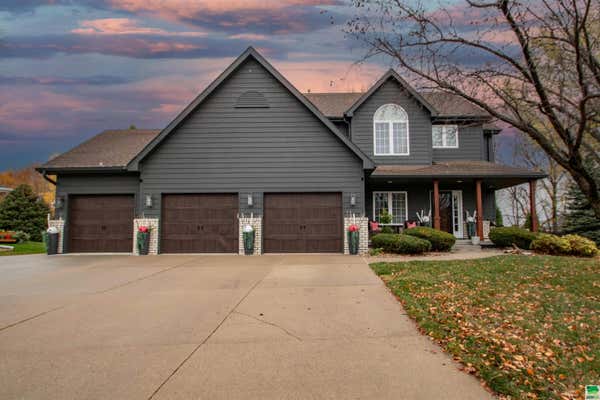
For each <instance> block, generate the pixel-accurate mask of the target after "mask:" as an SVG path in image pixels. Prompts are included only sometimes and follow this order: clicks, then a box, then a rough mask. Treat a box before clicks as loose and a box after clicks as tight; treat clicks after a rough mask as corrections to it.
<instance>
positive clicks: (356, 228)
mask: <svg viewBox="0 0 600 400" xmlns="http://www.w3.org/2000/svg"><path fill="white" fill-rule="evenodd" d="M359 229H360V227H359V226H358V225H356V224H352V225H350V226H349V227H348V232H358V231H359Z"/></svg>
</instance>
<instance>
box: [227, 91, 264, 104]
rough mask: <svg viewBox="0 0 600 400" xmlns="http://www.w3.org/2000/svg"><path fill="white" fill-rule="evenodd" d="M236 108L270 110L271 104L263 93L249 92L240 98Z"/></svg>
mask: <svg viewBox="0 0 600 400" xmlns="http://www.w3.org/2000/svg"><path fill="white" fill-rule="evenodd" d="M235 108H269V103H268V102H267V99H266V98H265V96H264V95H263V94H262V93H260V92H257V91H255V90H249V91H247V92H244V93H242V95H241V96H240V97H238V99H237V102H236V103H235Z"/></svg>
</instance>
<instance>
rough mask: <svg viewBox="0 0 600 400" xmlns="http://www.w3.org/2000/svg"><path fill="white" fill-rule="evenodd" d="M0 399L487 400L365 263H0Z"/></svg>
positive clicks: (24, 259)
mask: <svg viewBox="0 0 600 400" xmlns="http://www.w3.org/2000/svg"><path fill="white" fill-rule="evenodd" d="M0 398H1V399H48V398H55V399H99V398H103V399H104V398H107V399H192V398H193V399H359V398H360V399H365V398H366V399H445V400H452V399H461V400H468V399H486V398H491V396H490V395H489V394H488V393H487V392H486V391H485V390H483V389H482V387H481V386H480V384H479V382H478V381H477V380H476V379H474V378H473V377H471V376H469V375H467V374H464V373H462V372H461V371H459V370H458V369H457V367H456V365H455V364H454V363H453V362H452V361H451V360H450V359H449V358H448V357H447V356H446V355H444V354H443V353H442V352H441V351H440V350H439V348H437V347H436V346H434V345H433V344H432V343H431V342H430V341H429V340H428V339H427V338H426V337H424V336H422V335H420V334H419V333H418V332H417V330H416V328H415V326H414V324H413V323H412V321H410V320H409V318H408V317H407V316H406V315H405V313H404V311H403V309H402V307H401V305H400V304H399V303H398V302H397V301H396V300H395V299H394V298H393V296H392V295H391V294H390V293H389V292H388V290H387V289H386V288H385V286H384V285H383V284H382V282H381V281H380V279H379V278H377V277H376V276H375V275H374V274H373V273H372V272H371V270H370V269H369V267H368V266H367V264H366V263H365V261H364V260H363V258H361V257H352V256H320V255H306V256H304V255H302V256H301V255H289V256H261V257H240V256H148V257H133V256H54V257H47V256H20V257H2V258H0Z"/></svg>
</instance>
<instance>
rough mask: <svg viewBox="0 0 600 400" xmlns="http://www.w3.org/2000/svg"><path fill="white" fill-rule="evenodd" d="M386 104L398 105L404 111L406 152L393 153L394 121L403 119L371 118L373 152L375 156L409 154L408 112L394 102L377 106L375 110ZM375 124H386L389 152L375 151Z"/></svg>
mask: <svg viewBox="0 0 600 400" xmlns="http://www.w3.org/2000/svg"><path fill="white" fill-rule="evenodd" d="M387 105H394V106H397V107H400V108H401V109H402V111H404V113H405V114H406V115H407V118H406V121H405V122H406V153H394V122H403V121H385V120H383V121H381V120H376V119H375V118H373V154H374V155H376V156H409V155H410V125H409V122H408V113H407V112H406V110H405V109H404V108H402V107H401V106H400V105H398V104H394V103H389V104H384V105H382V106H381V107H379V108H378V109H377V111H379V109H380V108H382V107H385V106H387ZM377 111H375V114H377ZM375 124H388V132H389V137H388V140H389V145H390V152H389V153H378V152H377V143H376V139H375Z"/></svg>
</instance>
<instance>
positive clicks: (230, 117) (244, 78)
mask: <svg viewBox="0 0 600 400" xmlns="http://www.w3.org/2000/svg"><path fill="white" fill-rule="evenodd" d="M490 122H491V118H490V116H489V115H488V114H487V113H486V112H484V111H483V110H481V109H479V108H478V107H476V106H474V105H472V104H470V103H468V102H466V101H464V100H461V99H459V98H456V97H452V96H448V95H447V94H443V93H419V92H417V91H415V90H414V89H413V88H412V87H411V86H410V85H409V84H408V83H407V82H405V81H404V80H403V79H402V78H401V77H400V76H399V75H398V74H397V73H396V72H394V71H391V70H390V71H389V72H387V73H386V74H385V75H383V76H382V77H381V79H380V80H379V81H378V82H377V83H376V84H375V85H373V87H372V88H370V89H369V90H368V91H367V92H365V93H306V94H302V93H300V92H299V91H298V90H297V89H296V88H294V86H292V85H291V84H290V83H289V82H288V81H287V80H286V79H285V78H284V77H283V76H282V75H281V74H280V73H279V72H278V71H277V70H276V69H275V68H274V67H273V66H272V65H271V64H269V63H268V62H267V61H266V60H265V59H264V58H263V57H262V56H261V55H260V54H259V53H258V52H257V51H256V50H254V49H253V48H249V49H247V50H246V51H245V52H244V53H243V54H242V55H241V56H240V57H238V58H237V59H236V60H235V61H234V62H233V63H232V64H231V65H230V66H229V67H228V68H227V69H226V70H225V71H224V72H223V73H222V74H221V75H220V76H219V77H218V78H217V79H216V80H215V81H214V82H212V83H211V84H210V85H209V86H208V87H207V88H206V89H205V90H204V91H203V92H202V93H201V94H200V95H199V96H198V97H197V98H196V99H194V101H193V102H192V103H191V104H189V105H188V106H187V107H186V108H185V109H184V110H183V111H182V112H181V113H180V114H179V115H178V116H177V117H176V118H175V119H174V120H173V121H172V122H171V123H170V124H169V125H168V126H167V127H166V128H164V129H162V130H123V131H114V130H113V131H105V132H102V133H100V134H99V135H97V136H95V137H93V138H91V139H90V140H88V141H86V142H84V143H82V144H81V145H79V146H77V147H75V148H74V149H72V150H70V151H68V152H66V153H64V154H62V155H60V156H58V157H56V158H54V159H52V160H50V161H48V162H47V163H46V164H44V165H43V166H41V167H39V168H38V171H40V172H41V173H43V174H44V175H47V174H52V175H56V177H57V181H56V196H57V199H58V201H57V205H59V206H60V207H57V211H56V218H57V219H56V220H52V221H51V222H50V223H51V225H54V226H56V227H57V228H59V230H61V232H63V235H62V236H61V237H63V238H64V244H61V251H64V252H132V251H133V252H135V246H134V243H135V235H136V233H135V232H136V231H137V229H136V227H138V226H141V225H145V226H149V227H151V228H152V234H151V238H152V239H151V247H150V252H151V253H156V252H159V253H204V252H218V253H237V252H240V251H241V250H242V240H241V229H242V227H243V226H244V225H246V224H250V225H252V226H253V227H254V228H255V231H256V235H257V241H256V243H257V245H256V249H255V251H256V252H257V253H263V252H265V253H269V252H275V253H280V252H343V251H347V243H346V235H345V228H347V226H348V225H349V224H351V223H357V224H359V225H360V226H361V232H364V233H363V234H361V251H366V247H367V235H366V232H367V229H368V228H367V221H368V220H377V219H378V218H379V214H380V213H381V211H382V210H388V211H389V213H390V214H391V215H392V217H393V221H392V224H393V225H396V226H401V225H403V224H404V222H405V221H407V220H415V219H416V213H417V212H419V211H421V210H424V211H425V212H426V213H427V212H428V211H429V210H430V209H431V210H433V211H432V213H433V223H434V226H435V227H437V228H439V229H443V230H445V231H448V232H451V233H453V234H454V235H456V236H457V237H464V236H465V235H466V232H465V218H464V215H465V211H467V210H468V211H469V212H471V213H472V212H473V211H475V210H477V211H478V215H479V216H482V218H478V224H477V228H478V234H479V236H480V237H482V236H484V227H485V226H486V221H489V220H493V219H494V215H495V200H494V192H495V191H496V190H498V189H500V188H504V187H507V186H511V185H516V184H520V183H524V182H531V183H532V187H533V182H535V180H536V179H539V178H541V177H543V175H542V174H540V173H537V172H532V171H528V170H524V169H520V168H513V167H509V166H504V165H499V164H496V163H494V146H493V137H494V135H495V134H497V133H498V132H499V129H497V128H495V127H494V126H492V125H490ZM534 193H535V190H533V191H532V194H534Z"/></svg>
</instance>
